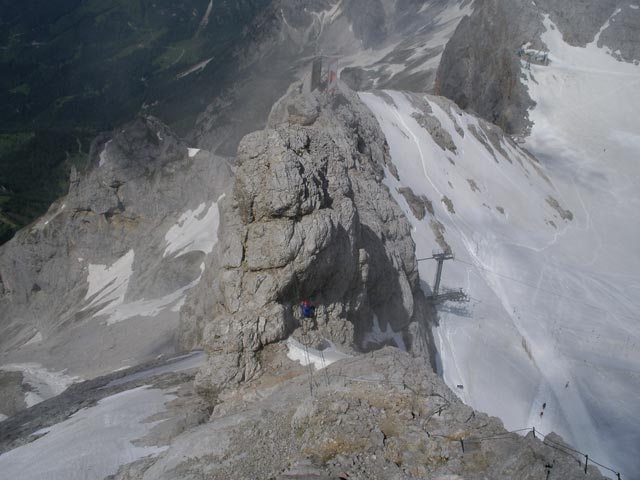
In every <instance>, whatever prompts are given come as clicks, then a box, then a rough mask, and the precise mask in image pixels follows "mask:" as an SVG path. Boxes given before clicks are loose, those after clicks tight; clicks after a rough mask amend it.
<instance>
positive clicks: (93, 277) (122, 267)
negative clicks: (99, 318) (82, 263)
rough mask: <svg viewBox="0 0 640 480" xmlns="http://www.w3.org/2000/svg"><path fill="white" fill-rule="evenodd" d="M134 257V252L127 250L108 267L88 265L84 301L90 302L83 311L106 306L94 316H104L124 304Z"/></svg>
mask: <svg viewBox="0 0 640 480" xmlns="http://www.w3.org/2000/svg"><path fill="white" fill-rule="evenodd" d="M134 257H135V253H134V251H133V250H129V252H127V253H126V254H125V255H124V256H122V257H121V258H119V259H118V260H116V261H115V262H114V263H113V265H111V266H110V267H108V266H106V265H93V264H89V266H88V270H89V274H88V276H87V282H88V283H89V289H88V291H87V295H86V296H85V300H90V303H89V305H87V306H86V307H85V308H84V309H83V310H87V309H88V308H92V307H97V306H99V305H103V304H106V305H104V306H103V307H102V308H101V309H100V310H99V311H98V312H96V313H95V315H94V316H96V315H104V314H106V313H109V312H111V311H112V310H113V309H114V308H115V307H117V306H118V305H121V304H122V303H123V302H124V298H125V295H126V294H127V289H128V288H129V279H130V278H131V275H132V274H133V260H134Z"/></svg>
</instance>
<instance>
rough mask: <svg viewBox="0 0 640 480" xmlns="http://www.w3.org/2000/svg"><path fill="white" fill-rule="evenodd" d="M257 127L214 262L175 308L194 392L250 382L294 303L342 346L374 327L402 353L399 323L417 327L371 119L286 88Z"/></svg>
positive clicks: (406, 257)
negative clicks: (186, 325) (190, 332)
mask: <svg viewBox="0 0 640 480" xmlns="http://www.w3.org/2000/svg"><path fill="white" fill-rule="evenodd" d="M300 112H306V113H305V114H304V115H301V114H300ZM314 117H317V118H315V119H314ZM310 119H311V120H310ZM269 126H270V128H268V129H266V130H264V131H260V132H256V133H253V134H250V135H248V136H247V137H245V138H244V139H243V141H242V142H241V144H240V147H239V149H238V157H237V165H238V166H237V171H236V182H235V185H234V189H233V195H232V196H231V197H230V198H229V199H228V201H225V202H223V219H222V227H221V230H220V240H219V243H218V246H217V255H216V257H215V259H214V261H213V262H212V265H211V266H210V267H209V268H208V269H207V272H206V273H205V277H204V279H203V281H202V282H201V285H200V286H199V287H198V288H197V289H195V290H194V291H193V294H192V295H191V299H190V301H188V302H187V305H185V308H184V310H183V318H185V321H187V320H186V318H191V319H192V320H191V322H192V323H194V322H195V324H198V325H201V326H202V327H203V332H204V333H203V339H202V343H203V345H204V346H205V348H206V350H207V351H208V352H209V354H210V355H211V357H210V361H209V366H208V368H205V369H204V370H203V371H202V372H201V374H200V375H199V384H200V387H201V389H202V390H203V391H208V392H209V393H210V394H211V395H215V394H216V393H217V392H219V391H220V390H221V389H223V388H224V387H225V386H226V385H228V384H232V385H233V384H235V383H238V382H240V381H243V380H249V379H251V378H254V377H255V376H256V374H257V373H258V372H259V370H260V368H261V364H260V361H259V356H260V352H261V350H262V349H263V348H264V347H265V346H266V345H269V344H271V343H275V342H278V341H280V340H284V339H286V338H287V337H288V336H289V335H290V334H291V333H293V332H294V330H295V329H296V328H298V326H299V325H300V317H299V314H298V311H299V303H300V302H301V301H302V300H308V301H309V302H310V303H312V304H313V305H314V306H315V307H316V310H315V311H316V315H315V318H314V322H315V325H314V329H317V331H318V332H319V333H320V335H321V336H322V337H324V338H325V339H326V340H329V341H331V342H333V343H335V344H336V345H338V346H340V347H342V348H343V349H347V350H348V349H352V348H354V349H356V350H363V349H366V348H367V347H368V346H370V344H368V343H367V344H365V342H364V341H363V340H364V338H365V336H366V334H367V333H368V332H370V331H371V330H372V328H373V325H374V324H375V323H376V322H378V325H379V327H380V328H381V330H382V331H388V332H390V334H391V335H396V337H397V336H398V334H399V336H400V337H401V336H403V335H404V339H403V340H402V341H399V340H396V341H395V343H396V344H397V343H401V345H397V346H399V347H402V348H407V346H408V347H410V346H411V345H412V342H413V338H412V336H411V334H410V333H409V331H408V326H409V324H410V323H411V322H416V321H417V322H421V323H422V324H425V322H427V321H428V319H429V314H430V313H429V310H428V308H427V305H426V303H425V301H424V297H423V294H422V292H421V290H420V287H419V279H418V271H417V263H416V258H415V255H414V248H415V246H414V243H413V240H412V239H411V235H410V226H409V223H408V221H407V220H406V218H405V217H404V215H403V214H402V212H401V210H400V208H399V207H398V205H397V204H396V203H395V202H394V200H393V199H392V197H391V195H390V193H389V191H388V190H387V188H386V187H385V186H383V184H382V179H383V176H384V172H383V165H384V164H385V162H388V161H389V159H388V152H387V146H386V142H385V139H384V136H383V135H382V133H381V131H380V130H379V127H378V125H377V123H376V121H375V119H374V118H373V116H372V115H371V113H370V112H369V111H368V110H367V109H366V107H364V105H363V104H361V103H360V101H359V100H358V99H357V97H356V96H355V95H354V94H353V93H351V92H349V91H346V90H345V91H341V90H336V91H333V92H329V93H321V92H317V91H316V92H313V93H308V92H306V93H305V92H304V88H303V85H302V84H298V85H296V86H295V87H294V88H292V89H291V90H290V92H289V94H288V95H287V96H286V97H285V98H284V99H283V100H281V102H279V104H277V105H276V106H275V107H274V109H273V112H272V115H271V118H270V120H269ZM193 319H195V320H193ZM390 338H391V336H390V337H389V339H390Z"/></svg>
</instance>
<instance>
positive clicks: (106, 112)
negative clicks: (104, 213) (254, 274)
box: [0, 0, 269, 243]
mask: <svg viewBox="0 0 640 480" xmlns="http://www.w3.org/2000/svg"><path fill="white" fill-rule="evenodd" d="M267 3H269V2H268V0H239V1H233V2H232V1H222V2H220V1H212V2H211V8H210V9H209V7H210V3H209V0H183V1H177V2H176V1H173V0H153V1H149V0H56V1H53V2H52V1H43V0H27V1H23V2H16V1H15V0H0V243H3V242H5V241H6V240H8V239H9V238H11V236H12V235H13V234H14V232H15V231H16V230H17V229H19V228H21V227H23V226H25V225H27V224H29V223H30V222H31V221H33V219H34V218H36V217H37V216H39V215H41V214H42V213H44V212H45V211H46V210H47V208H48V207H49V205H50V204H51V202H52V201H53V200H55V199H56V198H58V197H60V196H61V195H64V194H65V193H66V191H67V188H68V180H67V179H68V175H69V170H70V168H71V166H72V165H75V166H77V167H80V168H84V166H85V164H86V162H87V155H88V152H89V147H90V144H91V140H92V139H93V138H94V137H95V136H96V135H97V134H98V133H100V132H103V131H108V130H111V129H113V128H114V127H115V126H117V125H119V124H122V123H124V122H126V121H128V120H130V119H132V118H133V117H134V116H135V115H137V114H152V115H156V116H158V117H159V118H160V119H162V120H163V121H164V122H166V123H168V124H169V125H170V126H171V127H172V128H173V129H174V130H176V131H177V132H178V133H179V134H183V135H184V134H186V133H187V132H189V130H190V129H191V128H192V127H193V125H194V122H195V120H196V118H197V115H198V114H199V113H200V112H202V111H203V110H204V108H206V106H207V105H208V103H209V102H210V101H211V98H212V97H213V96H214V95H215V94H216V92H217V90H218V89H219V88H220V85H222V84H223V83H224V81H225V80H226V76H227V75H228V72H227V69H226V68H225V66H226V65H228V64H229V62H230V56H231V55H232V53H231V52H232V49H233V47H234V46H235V45H237V44H238V43H240V42H241V41H242V39H243V38H244V37H246V36H247V35H249V34H250V33H251V32H250V24H251V22H252V21H253V19H254V18H255V16H256V15H257V14H258V13H259V12H260V11H261V9H262V7H264V6H265V5H266V4H267ZM208 9H209V11H210V13H209V15H207V11H208ZM207 60H209V62H208V63H207V64H206V68H203V69H202V71H200V70H198V71H197V72H196V73H192V74H190V75H181V74H184V73H185V72H187V71H189V70H190V69H192V68H193V67H194V66H196V65H198V63H199V62H204V61H207Z"/></svg>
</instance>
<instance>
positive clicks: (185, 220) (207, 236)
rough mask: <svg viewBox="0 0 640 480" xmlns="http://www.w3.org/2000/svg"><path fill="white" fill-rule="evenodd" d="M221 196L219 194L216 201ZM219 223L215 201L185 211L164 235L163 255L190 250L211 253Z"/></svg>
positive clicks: (218, 213)
mask: <svg viewBox="0 0 640 480" xmlns="http://www.w3.org/2000/svg"><path fill="white" fill-rule="evenodd" d="M222 198H223V197H222V196H221V197H220V198H219V199H218V202H219V201H220V200H221V199H222ZM219 223H220V212H219V210H218V203H217V202H213V203H211V205H210V206H209V208H207V207H206V204H205V203H201V204H200V206H198V208H196V209H195V210H188V211H186V212H185V213H184V214H183V215H182V216H181V217H180V218H179V220H178V223H177V224H176V225H174V226H173V227H171V228H170V229H169V231H168V232H167V234H166V235H165V237H164V238H165V240H166V242H167V248H166V249H165V251H164V255H163V257H167V256H168V255H175V256H179V255H182V254H184V253H187V252H192V251H201V252H204V253H205V254H208V253H211V251H212V250H213V247H214V246H215V244H216V242H217V241H218V225H219Z"/></svg>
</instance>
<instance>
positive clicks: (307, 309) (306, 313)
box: [300, 300, 313, 319]
mask: <svg viewBox="0 0 640 480" xmlns="http://www.w3.org/2000/svg"><path fill="white" fill-rule="evenodd" d="M300 308H301V309H302V318H303V319H305V318H310V317H311V313H312V311H313V310H312V309H313V307H312V306H311V305H309V302H307V301H306V300H303V301H302V303H301V304H300Z"/></svg>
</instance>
